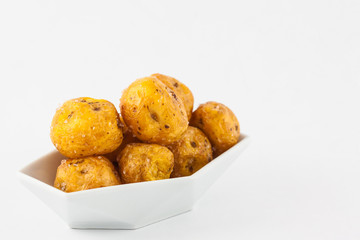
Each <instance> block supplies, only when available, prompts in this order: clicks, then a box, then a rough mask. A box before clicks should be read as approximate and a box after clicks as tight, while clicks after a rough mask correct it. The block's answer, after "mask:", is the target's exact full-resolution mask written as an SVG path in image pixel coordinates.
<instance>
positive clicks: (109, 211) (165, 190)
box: [18, 135, 249, 229]
mask: <svg viewBox="0 0 360 240" xmlns="http://www.w3.org/2000/svg"><path fill="white" fill-rule="evenodd" d="M248 141H249V139H248V137H247V136H246V135H241V140H240V142H239V143H237V144H236V145H235V146H233V147H232V148H231V149H229V150H228V151H226V152H225V153H223V154H222V155H220V156H218V157H217V158H216V159H214V160H213V161H211V162H210V163H209V164H207V165H206V166H204V167H203V168H202V169H200V170H199V171H197V172H196V173H194V174H193V175H191V176H188V177H180V178H172V179H165V180H158V181H150V182H141V183H131V184H123V185H117V186H111V187H104V188H96V189H90V190H85V191H79V192H72V193H65V192H62V191H60V190H58V189H57V188H54V187H53V183H54V180H55V174H56V169H57V167H58V166H59V165H60V161H61V160H62V159H64V158H65V157H64V156H62V155H61V154H60V153H59V152H57V151H53V152H50V153H49V154H47V155H45V156H43V157H41V158H40V159H38V160H36V161H34V162H32V163H30V164H29V165H27V166H26V167H24V168H23V169H22V170H20V171H19V174H18V175H19V178H20V181H21V182H22V183H23V184H24V185H25V186H26V187H27V188H28V189H29V190H30V191H32V192H33V193H34V194H35V195H37V196H38V197H39V198H40V199H41V200H42V201H43V202H44V203H45V204H46V205H48V206H49V207H50V208H51V209H52V210H54V211H55V212H56V213H57V214H58V215H59V216H60V217H61V218H62V219H63V220H64V221H65V222H66V223H67V224H68V225H69V226H70V227H71V228H105V229H136V228H139V227H143V226H146V225H148V224H151V223H154V222H157V221H160V220H162V219H165V218H169V217H171V216H175V215H177V214H180V213H183V212H186V211H189V210H191V209H192V207H193V206H194V204H195V203H196V202H197V200H198V199H199V198H200V197H201V196H202V195H203V193H204V192H205V191H206V190H207V189H208V188H209V187H210V186H211V185H212V184H213V183H214V182H215V181H216V179H217V178H218V177H219V176H220V175H221V174H223V173H224V171H225V170H226V169H227V168H228V167H229V166H230V164H231V163H232V162H233V161H234V160H235V159H236V158H237V157H238V156H239V155H240V153H241V152H242V151H243V150H244V149H245V147H246V146H247V144H248Z"/></svg>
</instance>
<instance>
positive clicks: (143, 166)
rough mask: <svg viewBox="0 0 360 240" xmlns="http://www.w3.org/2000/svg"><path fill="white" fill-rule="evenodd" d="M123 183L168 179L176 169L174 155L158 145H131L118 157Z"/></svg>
mask: <svg viewBox="0 0 360 240" xmlns="http://www.w3.org/2000/svg"><path fill="white" fill-rule="evenodd" d="M118 164H119V173H120V176H121V180H122V182H123V183H135V182H142V181H153V180H160V179H166V178H169V177H170V174H171V172H172V170H173V167H174V155H173V154H172V152H171V151H170V150H169V149H167V148H166V147H163V146H160V145H157V144H145V143H131V144H128V145H127V146H126V147H125V148H124V150H123V151H122V152H121V153H120V155H119V156H118Z"/></svg>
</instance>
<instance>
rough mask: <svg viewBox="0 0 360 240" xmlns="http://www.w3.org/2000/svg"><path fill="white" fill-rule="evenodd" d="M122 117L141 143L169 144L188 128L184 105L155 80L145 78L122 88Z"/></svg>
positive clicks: (168, 89)
mask: <svg viewBox="0 0 360 240" xmlns="http://www.w3.org/2000/svg"><path fill="white" fill-rule="evenodd" d="M120 109H121V115H122V117H123V118H124V121H125V123H126V125H127V126H128V127H129V129H130V131H131V132H132V133H133V134H134V135H135V136H136V137H137V138H138V139H140V140H141V141H144V142H148V143H157V144H163V145H166V144H171V143H172V142H174V141H177V140H178V139H179V138H180V137H181V135H182V134H183V133H184V132H185V130H186V128H187V127H188V119H187V115H186V111H185V107H184V104H183V103H182V101H181V100H180V99H179V98H178V97H177V95H176V93H174V92H173V91H172V90H171V89H170V88H168V87H166V86H165V85H164V84H163V83H162V82H161V81H159V80H158V79H157V78H155V77H145V78H142V79H138V80H136V81H135V82H133V83H132V84H131V85H130V86H129V87H128V88H127V89H125V91H124V93H123V95H122V97H121V99H120Z"/></svg>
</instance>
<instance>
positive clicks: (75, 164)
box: [54, 156, 120, 192]
mask: <svg viewBox="0 0 360 240" xmlns="http://www.w3.org/2000/svg"><path fill="white" fill-rule="evenodd" d="M118 184H120V178H119V175H118V173H117V172H116V170H115V168H114V166H113V165H112V163H111V162H110V161H109V160H108V159H107V158H105V157H102V156H97V157H85V158H78V159H67V160H62V161H61V164H60V166H59V167H58V169H57V172H56V177H55V182H54V187H56V188H58V189H60V190H62V191H64V192H76V191H81V190H86V189H92V188H99V187H107V186H113V185H118Z"/></svg>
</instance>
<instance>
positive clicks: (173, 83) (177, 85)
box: [151, 73, 194, 120]
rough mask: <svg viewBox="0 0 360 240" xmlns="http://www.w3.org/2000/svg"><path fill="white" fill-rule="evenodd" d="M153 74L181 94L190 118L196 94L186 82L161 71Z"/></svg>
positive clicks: (180, 96) (177, 93) (178, 94)
mask: <svg viewBox="0 0 360 240" xmlns="http://www.w3.org/2000/svg"><path fill="white" fill-rule="evenodd" d="M151 76H152V77H156V78H157V79H159V80H160V81H161V82H162V83H164V84H165V85H166V86H167V87H168V88H170V89H171V90H173V91H174V92H175V93H176V95H177V96H179V98H180V99H181V100H182V102H183V103H184V106H185V109H186V114H187V116H188V120H190V118H191V113H192V110H193V107H194V96H193V94H192V92H191V91H190V89H189V88H188V87H187V86H186V85H185V84H183V83H182V82H180V81H179V80H177V79H175V78H173V77H170V76H166V75H163V74H160V73H155V74H153V75H151Z"/></svg>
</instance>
